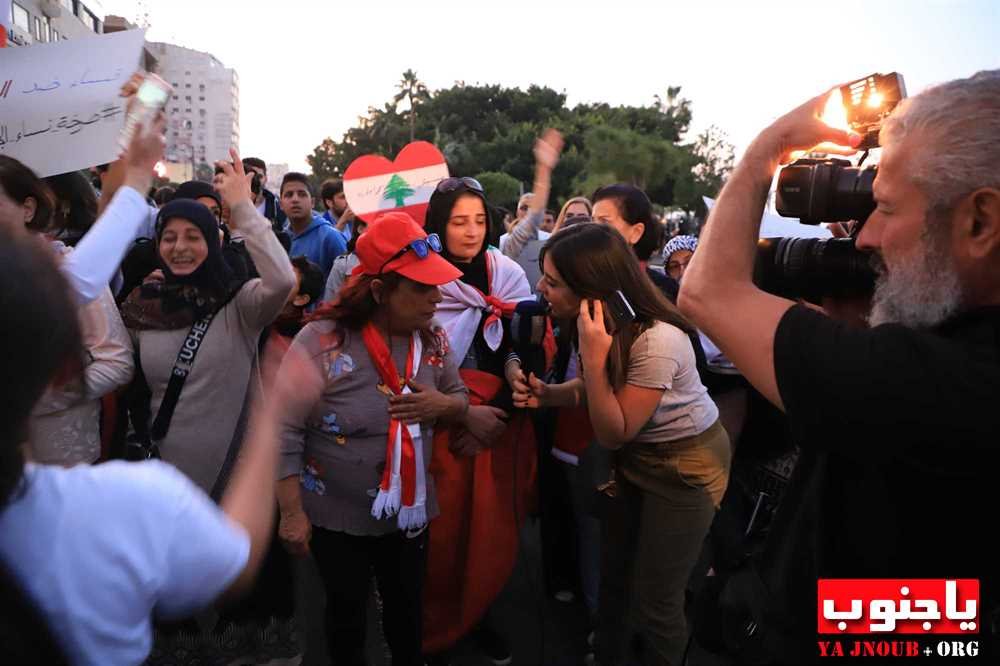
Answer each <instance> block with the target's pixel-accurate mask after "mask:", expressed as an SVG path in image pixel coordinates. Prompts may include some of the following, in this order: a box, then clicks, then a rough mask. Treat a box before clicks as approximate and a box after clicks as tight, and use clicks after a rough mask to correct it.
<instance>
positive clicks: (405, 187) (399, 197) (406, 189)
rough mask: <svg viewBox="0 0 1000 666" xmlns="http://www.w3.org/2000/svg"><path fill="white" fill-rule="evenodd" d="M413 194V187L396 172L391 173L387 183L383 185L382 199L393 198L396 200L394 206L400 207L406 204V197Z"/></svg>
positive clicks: (388, 199)
mask: <svg viewBox="0 0 1000 666" xmlns="http://www.w3.org/2000/svg"><path fill="white" fill-rule="evenodd" d="M412 196H413V188H411V187H410V184H409V183H407V182H406V181H405V180H403V178H402V177H401V176H400V175H399V174H398V173H394V174H392V178H390V179H389V184H388V185H386V186H385V194H383V195H382V200H383V201H390V200H394V201H395V202H396V207H397V208H400V207H402V206H405V205H406V197H412Z"/></svg>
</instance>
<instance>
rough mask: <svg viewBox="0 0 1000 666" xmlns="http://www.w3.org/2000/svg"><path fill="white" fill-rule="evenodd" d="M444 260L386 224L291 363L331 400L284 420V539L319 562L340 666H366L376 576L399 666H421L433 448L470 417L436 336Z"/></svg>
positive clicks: (407, 229) (411, 229) (434, 244)
mask: <svg viewBox="0 0 1000 666" xmlns="http://www.w3.org/2000/svg"><path fill="white" fill-rule="evenodd" d="M441 249H442V248H441V241H440V239H439V238H438V237H437V236H436V235H434V234H431V235H430V236H428V235H427V234H426V233H424V231H423V230H422V229H421V228H420V227H419V226H418V225H417V223H416V222H414V221H413V219H412V218H411V217H410V216H409V215H406V214H405V213H388V214H386V215H384V216H382V217H381V218H379V219H378V220H377V221H376V222H375V223H374V224H373V225H372V226H371V227H370V228H369V230H368V232H367V233H366V234H365V235H364V236H362V237H361V238H360V240H359V241H358V244H357V246H356V248H355V253H356V254H357V257H358V259H359V261H360V264H359V265H358V266H357V267H356V268H355V269H354V271H353V273H352V277H351V279H350V280H349V281H348V282H347V284H345V285H344V287H343V288H342V289H341V291H340V293H339V295H338V297H337V299H336V300H334V301H333V302H332V303H328V304H326V305H324V306H323V307H321V308H320V309H319V310H317V312H316V314H315V317H314V321H313V322H312V323H310V324H308V325H307V326H306V327H305V328H303V329H302V331H301V332H300V333H299V334H298V335H297V336H296V338H295V341H294V342H293V343H292V346H291V347H290V348H289V350H288V355H289V356H295V355H301V356H300V358H302V357H305V358H308V359H309V360H310V361H311V362H313V363H314V364H316V366H317V367H318V368H319V370H320V372H321V373H322V376H323V377H324V379H325V388H324V390H323V393H322V396H321V398H320V399H319V401H317V402H316V403H314V404H313V405H311V406H306V407H305V408H300V409H297V410H296V409H290V411H289V412H288V413H287V414H286V418H285V423H284V428H283V431H282V444H281V452H282V457H281V463H280V465H279V473H278V478H279V481H278V484H277V494H278V502H279V504H280V508H281V519H280V526H279V535H280V537H281V539H282V541H283V542H284V543H285V545H286V547H287V548H288V549H289V550H290V551H291V552H292V553H293V554H299V555H303V554H305V553H307V552H309V551H310V550H311V551H312V552H313V553H314V555H315V560H316V564H317V566H318V568H319V571H320V575H321V577H322V579H323V584H324V587H325V589H326V596H327V605H326V636H327V646H328V649H329V651H330V658H331V661H332V663H333V664H362V663H365V659H364V648H365V627H366V612H365V611H366V603H367V599H368V581H369V572H370V571H371V570H372V569H374V571H375V577H376V580H377V581H378V586H379V592H380V594H381V598H382V601H383V618H382V619H383V626H384V628H385V634H386V639H387V641H388V643H389V647H390V649H391V650H392V663H393V664H397V665H409V664H422V663H423V661H422V658H421V641H422V626H421V617H422V615H421V593H422V584H423V577H424V561H425V558H424V556H425V552H426V547H425V546H426V542H427V532H426V530H425V528H426V527H427V523H428V521H429V520H431V519H433V518H434V517H436V516H437V514H438V505H437V500H436V495H435V488H434V480H433V478H432V477H431V476H430V474H428V472H427V468H428V466H429V464H430V460H431V442H432V439H433V431H434V426H435V422H436V421H438V420H440V419H460V418H462V417H463V416H464V414H465V412H466V410H467V409H468V398H467V392H466V389H465V386H464V385H463V384H462V380H461V379H460V378H459V375H458V368H457V364H456V363H455V362H454V361H453V359H452V356H451V353H450V347H449V344H448V338H447V335H446V334H445V332H444V331H443V330H442V329H440V328H438V327H436V326H433V325H432V320H433V317H434V313H435V312H436V310H437V306H438V304H439V303H440V302H441V295H440V293H439V292H438V285H442V284H445V283H448V282H451V281H452V280H454V279H456V278H457V277H459V275H460V273H459V271H458V270H456V269H455V268H454V267H453V266H452V265H451V264H449V263H448V262H447V261H446V260H445V259H443V258H442V257H441V256H440V252H441ZM290 362H292V363H294V359H293V358H289V357H286V361H285V362H284V363H283V364H282V367H281V369H280V370H279V372H278V377H279V378H278V382H279V383H280V382H281V380H282V379H281V378H282V376H283V375H284V374H285V372H286V366H287V364H288V363H290Z"/></svg>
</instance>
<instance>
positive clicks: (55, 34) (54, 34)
mask: <svg viewBox="0 0 1000 666" xmlns="http://www.w3.org/2000/svg"><path fill="white" fill-rule="evenodd" d="M52 41H53V42H58V41H59V31H58V30H56V29H55V28H52Z"/></svg>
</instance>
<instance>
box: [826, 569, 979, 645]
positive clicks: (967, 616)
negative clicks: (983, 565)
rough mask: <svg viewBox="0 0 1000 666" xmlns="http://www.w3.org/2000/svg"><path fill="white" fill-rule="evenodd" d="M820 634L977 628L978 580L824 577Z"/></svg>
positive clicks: (953, 631)
mask: <svg viewBox="0 0 1000 666" xmlns="http://www.w3.org/2000/svg"><path fill="white" fill-rule="evenodd" d="M816 606H817V608H816V615H817V619H816V626H817V629H816V631H817V632H818V633H820V634H880V633H885V634H972V633H978V632H979V624H980V623H979V581H978V580H976V579H951V578H917V579H905V578H898V579H897V578H885V579H882V578H869V579H846V578H822V579H820V580H819V583H818V589H817V604H816Z"/></svg>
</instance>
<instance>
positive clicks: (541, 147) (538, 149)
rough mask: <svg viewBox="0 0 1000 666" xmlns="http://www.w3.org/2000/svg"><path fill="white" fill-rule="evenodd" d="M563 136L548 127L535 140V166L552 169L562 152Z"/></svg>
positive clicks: (557, 162)
mask: <svg viewBox="0 0 1000 666" xmlns="http://www.w3.org/2000/svg"><path fill="white" fill-rule="evenodd" d="M562 149H563V137H562V134H560V133H559V130H556V129H552V128H549V129H547V130H545V132H543V133H542V136H541V137H539V138H538V139H537V140H536V141H535V165H536V168H539V169H545V170H547V171H550V172H551V171H552V170H553V169H555V168H556V165H557V164H559V156H560V155H561V154H562Z"/></svg>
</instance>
